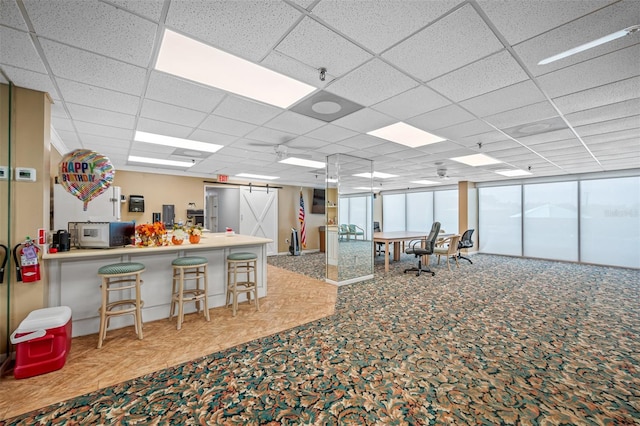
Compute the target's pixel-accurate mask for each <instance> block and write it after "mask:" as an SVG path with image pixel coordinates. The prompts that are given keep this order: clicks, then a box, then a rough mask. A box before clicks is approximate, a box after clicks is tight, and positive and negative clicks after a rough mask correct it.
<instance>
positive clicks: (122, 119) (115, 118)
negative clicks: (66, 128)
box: [67, 103, 135, 130]
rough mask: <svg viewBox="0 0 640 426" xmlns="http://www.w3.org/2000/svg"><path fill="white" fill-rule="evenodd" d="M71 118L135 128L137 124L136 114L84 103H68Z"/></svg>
mask: <svg viewBox="0 0 640 426" xmlns="http://www.w3.org/2000/svg"><path fill="white" fill-rule="evenodd" d="M67 108H68V109H69V114H71V118H73V120H75V121H76V122H78V121H84V122H88V123H96V124H104V125H105V126H113V127H121V128H123V129H131V130H133V128H134V126H135V116H133V115H128V114H121V113H119V112H114V111H107V110H104V109H98V108H92V107H88V106H84V105H77V104H72V103H67Z"/></svg>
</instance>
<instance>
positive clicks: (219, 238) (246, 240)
mask: <svg viewBox="0 0 640 426" xmlns="http://www.w3.org/2000/svg"><path fill="white" fill-rule="evenodd" d="M272 241H273V240H271V239H269V238H261V237H252V236H248V235H240V234H233V235H227V234H226V233H224V232H214V233H205V234H202V237H201V238H200V242H199V243H198V244H191V243H189V240H188V239H185V241H184V242H183V243H182V244H180V245H173V244H170V245H168V246H162V247H134V246H126V247H115V248H108V249H71V250H70V251H65V252H58V253H43V255H42V258H43V259H44V260H65V259H74V258H83V257H99V256H113V255H118V254H132V252H134V251H135V252H138V253H137V254H143V253H145V252H146V251H148V252H149V254H151V253H152V252H153V253H159V252H163V251H175V250H197V249H207V248H211V249H216V248H224V247H236V246H248V245H256V244H267V243H270V242H272ZM145 254H146V253H145Z"/></svg>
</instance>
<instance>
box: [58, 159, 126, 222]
mask: <svg viewBox="0 0 640 426" xmlns="http://www.w3.org/2000/svg"><path fill="white" fill-rule="evenodd" d="M114 174H115V170H114V168H113V165H112V164H111V161H109V159H108V158H107V157H105V156H104V155H102V154H98V153H97V152H95V151H89V150H88V149H76V150H75V151H71V152H69V153H67V154H66V155H65V156H64V157H62V161H60V164H59V165H58V182H59V183H60V184H61V185H62V186H63V187H64V189H66V190H67V192H69V193H70V194H72V195H73V196H75V197H76V198H78V199H79V200H80V201H82V202H83V203H84V206H83V208H84V210H87V205H88V204H89V201H91V200H93V199H94V198H96V197H97V196H98V195H100V194H102V193H103V192H104V191H105V190H106V189H107V188H109V187H110V186H111V183H112V182H113V175H114Z"/></svg>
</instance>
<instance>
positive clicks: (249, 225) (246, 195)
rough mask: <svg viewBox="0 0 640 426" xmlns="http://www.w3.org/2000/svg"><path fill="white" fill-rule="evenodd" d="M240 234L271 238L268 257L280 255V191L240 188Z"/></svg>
mask: <svg viewBox="0 0 640 426" xmlns="http://www.w3.org/2000/svg"><path fill="white" fill-rule="evenodd" d="M240 233H241V234H243V235H252V236H256V237H263V238H270V239H271V240H273V242H271V243H269V244H267V256H271V255H275V254H278V190H277V189H273V188H269V189H268V192H267V188H244V187H243V188H240Z"/></svg>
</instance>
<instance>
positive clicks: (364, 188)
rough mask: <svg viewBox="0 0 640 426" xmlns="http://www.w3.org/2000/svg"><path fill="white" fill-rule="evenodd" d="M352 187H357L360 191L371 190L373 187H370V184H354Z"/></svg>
mask: <svg viewBox="0 0 640 426" xmlns="http://www.w3.org/2000/svg"><path fill="white" fill-rule="evenodd" d="M353 189H359V190H361V191H371V190H373V188H371V187H370V186H356V187H355V188H353Z"/></svg>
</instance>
